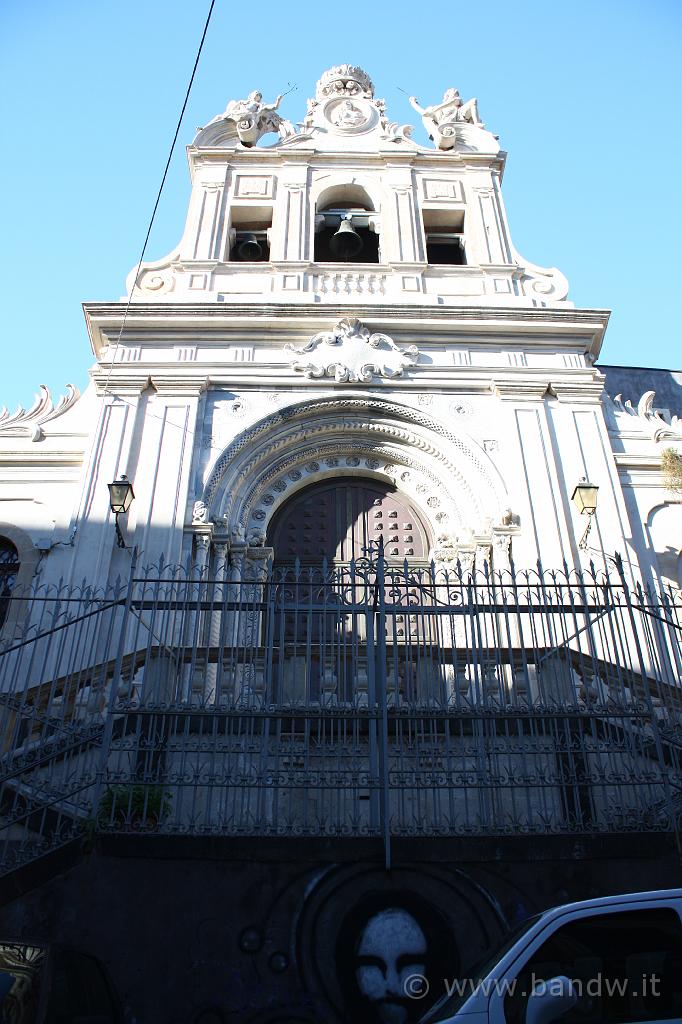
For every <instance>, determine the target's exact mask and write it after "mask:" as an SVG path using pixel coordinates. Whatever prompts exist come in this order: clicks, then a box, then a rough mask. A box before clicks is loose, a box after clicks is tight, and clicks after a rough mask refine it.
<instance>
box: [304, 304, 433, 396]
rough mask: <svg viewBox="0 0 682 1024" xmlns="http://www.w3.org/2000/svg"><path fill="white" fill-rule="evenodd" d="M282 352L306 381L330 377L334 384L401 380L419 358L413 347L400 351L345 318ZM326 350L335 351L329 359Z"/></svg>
mask: <svg viewBox="0 0 682 1024" xmlns="http://www.w3.org/2000/svg"><path fill="white" fill-rule="evenodd" d="M284 349H285V351H287V352H291V353H292V355H293V358H292V360H291V367H292V369H294V370H297V371H298V372H300V373H302V374H303V375H304V376H305V377H307V378H309V379H315V378H320V377H333V379H334V380H335V381H336V383H337V384H357V383H359V382H362V383H365V384H366V383H368V382H369V381H371V380H372V379H373V378H374V377H379V378H389V379H392V378H395V377H402V375H403V373H404V371H405V369H407V368H408V367H411V366H415V365H416V363H417V360H418V359H419V350H418V349H417V346H416V345H409V346H408V347H407V348H400V347H399V346H398V345H396V343H395V342H394V341H393V339H392V338H390V337H389V336H388V335H387V334H381V333H376V334H371V333H370V331H369V329H368V328H367V327H365V326H364V324H363V323H362V322H361V321H360V320H358V319H356V318H349V317H346V318H344V319H343V320H339V322H338V323H337V324H336V326H335V327H333V328H332V329H331V331H320V332H319V333H318V334H315V335H313V337H312V338H311V339H310V341H309V342H308V343H307V344H306V345H303V346H301V347H300V348H297V347H296V346H295V345H285V346H284ZM328 349H334V350H336V351H334V354H333V356H332V354H331V353H329V352H328V351H327V350H328ZM311 353H313V354H312V355H311ZM302 357H306V358H302Z"/></svg>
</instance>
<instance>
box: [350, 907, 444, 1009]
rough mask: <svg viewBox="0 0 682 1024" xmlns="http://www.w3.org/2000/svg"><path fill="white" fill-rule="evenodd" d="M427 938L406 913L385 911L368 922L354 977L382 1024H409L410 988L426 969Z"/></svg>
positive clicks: (358, 953)
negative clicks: (413, 979) (416, 976)
mask: <svg viewBox="0 0 682 1024" xmlns="http://www.w3.org/2000/svg"><path fill="white" fill-rule="evenodd" d="M426 959H427V943H426V936H425V935H424V932H423V931H422V929H421V928H420V926H419V924H418V923H417V921H415V919H414V918H413V917H412V915H411V914H409V913H408V912H407V911H406V910H401V909H400V908H390V909H387V910H383V911H381V912H380V913H378V914H375V916H374V917H372V918H370V920H369V921H368V922H367V925H366V927H365V930H364V932H363V933H362V935H361V936H360V943H359V945H358V950H357V954H356V964H357V966H356V968H355V978H356V981H357V985H358V988H359V989H360V992H361V993H362V995H363V996H364V997H365V999H367V1000H368V1001H369V1002H370V1003H371V1004H372V1006H373V1008H374V1011H375V1013H376V1015H377V1017H378V1018H379V1020H380V1021H382V1022H383V1024H406V1021H407V1020H408V1018H409V1016H410V999H409V997H408V995H407V986H408V985H409V981H410V978H411V977H413V976H414V975H421V976H423V975H424V972H425V970H426Z"/></svg>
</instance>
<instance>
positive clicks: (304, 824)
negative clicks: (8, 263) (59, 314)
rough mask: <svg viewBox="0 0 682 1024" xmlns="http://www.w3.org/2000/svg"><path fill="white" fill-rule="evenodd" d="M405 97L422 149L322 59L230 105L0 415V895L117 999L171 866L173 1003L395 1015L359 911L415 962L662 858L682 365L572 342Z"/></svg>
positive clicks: (665, 855)
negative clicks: (298, 118) (168, 208)
mask: <svg viewBox="0 0 682 1024" xmlns="http://www.w3.org/2000/svg"><path fill="white" fill-rule="evenodd" d="M410 103H411V105H412V107H413V108H414V110H415V111H416V112H417V113H418V114H419V116H420V117H421V118H422V121H423V124H424V127H425V129H426V132H427V134H428V136H429V139H430V143H429V144H428V145H421V144H418V143H417V142H415V141H414V140H413V139H412V137H411V136H412V128H411V126H410V125H409V124H402V123H400V122H394V121H391V120H390V119H389V115H388V114H387V112H386V110H385V106H384V104H383V102H382V101H381V100H379V99H377V98H376V96H375V92H374V86H373V84H372V82H371V80H370V78H369V76H368V75H367V74H366V73H365V72H364V71H363V70H362V69H360V68H356V67H353V66H350V65H341V66H339V67H335V68H332V69H330V70H329V71H327V72H325V74H323V75H322V77H321V78H320V80H319V82H318V83H317V86H316V90H315V96H314V98H312V99H311V100H309V101H308V105H307V110H306V112H305V117H304V119H303V120H302V122H300V123H298V124H295V125H294V124H292V123H291V122H289V121H287V120H285V119H284V118H283V117H282V116H281V115H280V114H279V113H278V110H279V108H280V104H281V97H278V98H277V99H276V100H275V101H274V102H272V103H270V104H268V103H266V102H264V101H263V97H262V96H261V94H260V93H257V92H254V93H251V94H250V95H249V96H248V97H247V99H246V100H243V101H232V102H230V104H228V106H227V108H226V110H225V112H224V113H223V114H220V115H218V116H217V117H216V118H214V119H213V120H212V121H211V122H210V123H209V124H208V125H206V126H205V127H204V128H202V129H200V130H199V131H198V133H197V135H196V137H195V139H194V141H193V143H192V144H191V145H190V146H189V148H188V160H189V167H190V173H191V177H192V194H191V199H190V203H189V209H188V213H187V219H186V224H185V229H184V233H183V235H182V238H181V240H180V242H179V244H178V246H177V248H176V249H174V250H173V252H172V253H170V254H169V255H168V256H167V257H166V258H164V259H161V260H158V261H156V262H154V263H144V264H142V265H141V267H140V268H137V269H136V270H135V271H133V273H132V274H131V275H130V277H129V279H128V282H127V295H126V296H125V297H124V298H123V299H122V300H121V301H119V302H110V303H87V304H86V305H85V307H84V310H85V317H86V323H87V329H88V332H89V336H90V341H91V344H92V349H93V352H94V356H95V364H94V366H93V369H92V371H91V384H90V386H89V387H88V389H87V391H86V392H85V393H84V394H83V395H82V396H80V395H78V393H77V392H76V391H75V390H74V389H70V390H69V391H68V393H67V395H66V396H64V398H62V399H60V401H59V402H58V403H57V404H56V405H55V404H53V402H52V400H51V398H50V396H49V394H47V393H46V392H44V391H43V392H42V393H41V396H40V398H39V399H37V401H36V404H35V406H34V407H33V408H32V409H30V410H27V411H24V410H21V409H20V410H18V411H17V412H16V413H14V414H12V415H10V414H7V413H5V414H3V415H2V416H1V417H0V462H1V463H2V478H3V485H2V492H3V493H2V495H1V497H0V558H1V559H2V561H1V563H0V570H1V572H2V574H3V575H1V576H0V587H2V590H1V591H0V602H1V603H0V618H1V619H2V633H1V634H0V635H1V638H2V644H1V646H0V699H2V702H3V708H2V710H3V715H4V723H5V724H4V730H5V735H6V741H5V745H4V748H3V758H4V761H3V764H4V775H3V779H4V781H3V789H2V796H1V797H0V812H1V813H2V816H3V817H2V821H1V822H0V827H1V829H2V833H3V835H2V837H1V838H2V843H3V857H4V864H5V872H6V875H5V877H6V879H9V880H10V881H9V882H8V883H7V884H8V885H9V886H10V888H9V889H8V890H7V891H8V892H11V891H12V890H11V885H12V884H13V883H12V882H11V880H12V879H21V878H31V879H33V881H32V882H31V883H30V886H29V884H28V883H21V882H19V883H17V884H18V885H20V886H22V887H24V888H26V887H30V889H31V892H30V894H29V895H27V896H25V897H24V898H23V899H22V900H20V901H16V900H15V901H14V902H12V901H9V902H8V903H7V905H6V907H5V909H4V910H3V911H2V914H1V915H0V916H1V917H2V919H3V921H4V923H5V926H6V927H7V928H10V927H12V928H14V931H15V932H16V931H29V930H31V929H33V932H32V934H36V935H38V937H41V936H44V937H47V938H57V937H58V938H60V939H64V937H66V938H68V939H69V940H70V941H72V940H74V934H75V931H74V930H75V929H76V924H75V919H74V920H71V919H70V918H69V916H68V914H67V915H66V916H65V915H64V908H65V907H66V906H67V905H75V906H77V907H80V913H81V917H80V919H79V925H78V927H79V928H80V929H81V932H80V934H81V935H86V937H87V940H88V942H90V943H91V944H92V945H93V948H94V947H96V951H97V952H98V954H99V955H101V956H102V957H103V958H104V959H105V960H107V961H108V962H110V963H111V965H112V970H113V972H114V974H116V975H117V976H118V978H119V979H121V982H120V983H121V984H122V985H124V986H125V987H126V991H128V992H130V993H131V1000H132V1002H133V1003H134V1004H135V1005H143V1006H147V1005H148V1004H147V1003H145V1000H148V996H147V995H146V994H145V991H144V983H143V979H142V978H141V976H140V974H139V966H138V967H137V968H136V970H133V969H132V968H131V967H130V966H129V965H128V967H126V964H125V962H124V961H125V958H123V957H122V956H121V955H120V954H119V953H117V952H116V941H115V940H120V939H121V936H123V935H125V934H126V928H127V927H128V924H129V921H130V919H131V917H133V916H134V914H135V908H136V907H139V906H144V907H146V908H147V909H146V911H145V913H147V914H148V920H149V922H153V919H154V915H153V913H152V905H153V901H155V900H158V899H162V898H163V896H162V894H163V892H165V891H172V892H173V894H174V895H173V899H172V906H173V908H174V912H175V913H176V914H177V920H176V922H175V924H176V926H177V921H178V920H183V921H192V922H193V923H192V928H193V929H195V930H196V934H195V933H194V932H193V938H192V939H191V940H189V939H188V940H187V944H186V947H185V945H182V948H181V949H180V948H176V949H174V951H173V953H172V955H171V954H169V956H170V960H169V962H170V963H171V964H172V971H171V973H172V974H173V979H174V980H171V982H170V983H169V984H168V990H167V991H168V994H167V996H164V999H165V1000H166V1002H165V1003H164V1006H165V1007H166V1003H167V1007H166V1009H165V1011H164V1012H166V1013H167V1014H168V1017H167V1019H168V1020H176V1019H177V1020H180V1019H182V1020H187V1019H193V1020H194V1019H196V1020H197V1021H199V1020H204V1021H209V1020H223V1019H227V1016H225V1015H226V1014H230V1015H232V1019H238V1020H240V1021H241V1020H245V1021H246V1020H252V1019H253V1020H256V1019H258V1020H260V1019H263V1020H265V1019H266V1018H267V1019H270V1020H273V1021H274V1020H276V1019H277V1020H279V1019H280V1018H283V1016H287V1017H291V1018H292V1019H296V1020H308V1019H310V1020H312V1019H313V1017H315V1018H318V1017H319V1015H320V1013H322V1014H323V1016H325V1017H326V1018H328V1019H334V1020H341V1019H344V1018H345V1017H346V1016H349V1015H350V1014H351V1011H352V1012H353V1013H354V1014H355V1015H357V1013H360V1014H361V1015H363V1014H364V1015H365V1016H368V1017H372V1015H374V1017H376V1019H378V1020H383V1019H387V1018H385V1017H384V1016H382V1014H383V1010H382V1008H381V1005H379V1004H378V1003H376V1001H373V998H372V996H371V993H369V992H365V991H364V989H363V987H362V985H361V984H360V983H359V982H358V980H357V971H356V965H355V962H354V960H353V957H356V958H357V956H358V955H359V953H358V950H359V949H360V948H361V947H362V946H363V943H364V944H365V945H367V946H368V948H369V946H372V944H373V943H377V942H380V939H379V938H377V936H378V935H379V934H380V932H381V929H380V928H377V926H376V921H377V919H379V918H380V916H381V914H384V913H387V914H394V915H395V914H398V915H399V917H398V918H395V920H400V922H402V923H401V928H403V930H404V931H405V934H406V935H407V934H409V933H410V928H411V929H412V931H413V932H414V934H417V932H418V933H419V934H420V935H421V939H419V937H418V936H417V941H422V940H423V942H424V943H425V944H426V947H425V948H426V949H427V952H425V953H424V956H425V957H426V960H427V961H428V970H426V969H425V973H426V975H427V976H428V977H431V975H433V977H445V976H447V974H448V970H447V969H446V968H447V964H445V963H442V962H441V960H440V959H439V957H440V955H441V954H440V952H439V951H440V950H441V949H443V948H448V949H451V950H453V954H452V957H453V959H452V960H451V961H450V963H451V964H454V963H455V962H456V967H453V970H455V973H456V972H457V971H460V970H462V971H464V970H465V968H466V966H467V963H468V962H469V960H473V959H474V957H475V955H476V954H480V953H482V952H483V951H484V950H485V948H486V947H487V946H488V945H490V943H491V942H492V941H494V939H495V938H496V937H497V936H499V935H501V934H503V932H504V931H505V929H506V928H508V927H509V926H511V925H512V924H513V923H514V922H515V921H517V920H520V919H522V918H523V916H525V915H526V914H528V913H530V912H532V911H533V910H535V909H537V908H538V907H539V906H542V905H547V904H548V903H552V902H556V901H557V900H558V899H560V898H561V896H562V895H571V896H575V897H579V896H583V895H589V894H591V893H592V892H593V891H594V890H595V888H596V890H597V891H605V890H606V889H607V888H611V889H621V890H623V889H627V888H636V887H637V886H645V885H651V886H653V885H655V884H657V881H658V880H661V879H662V878H665V879H668V880H671V881H672V880H674V879H675V878H676V877H677V875H676V871H677V867H676V856H675V852H674V850H675V848H674V839H675V836H676V834H677V829H678V814H679V808H678V800H677V795H678V793H679V787H680V782H681V780H682V774H680V770H679V761H680V753H681V751H682V746H681V745H680V743H681V741H680V736H681V735H682V734H681V733H680V725H679V722H680V717H679V716H680V714H681V713H682V702H681V701H680V698H679V695H678V694H679V682H680V666H681V664H682V649H681V645H680V640H679V630H680V622H681V621H682V606H681V604H680V585H681V583H682V575H681V574H682V555H681V551H680V543H681V541H680V537H681V536H682V504H680V489H679V488H680V483H679V475H680V465H681V464H682V457H681V454H680V453H681V452H682V420H681V419H680V417H681V416H682V375H680V374H675V373H672V372H670V373H668V372H667V371H650V372H645V371H643V370H631V371H630V370H626V369H625V368H619V367H601V368H600V367H599V365H598V362H597V361H598V358H599V353H600V349H601V345H602V341H603V337H604V332H605V330H606V327H607V323H608V312H606V311H604V310H595V309H579V308H576V307H575V306H574V304H573V303H572V302H571V301H570V300H569V298H568V283H567V281H566V279H565V277H564V276H563V274H562V273H561V272H560V271H559V270H557V269H555V268H542V267H538V266H535V265H533V264H531V263H529V262H528V261H527V260H525V259H524V258H523V257H521V256H520V255H519V254H518V252H517V251H516V250H515V248H514V246H513V243H512V239H511V237H510V233H509V228H508V224H507V217H506V212H505V207H504V202H503V197H502V178H503V173H504V166H505V159H506V154H505V153H504V152H503V151H502V149H501V148H500V144H499V142H498V139H497V137H496V136H495V135H493V134H492V133H491V132H490V131H489V130H487V129H486V127H485V125H484V124H483V122H482V121H481V118H480V115H479V111H478V107H477V104H476V101H475V100H469V101H466V102H464V101H463V100H462V98H461V97H460V95H459V93H458V92H457V90H454V89H449V90H448V91H447V92H446V94H445V96H444V97H443V101H442V102H441V103H435V104H433V105H430V106H422V105H421V104H420V103H419V101H418V100H417V99H416V98H415V97H412V98H411V99H410ZM126 480H127V481H129V482H130V484H131V485H132V495H131V497H132V501H131V503H130V505H129V507H128V508H127V509H126V510H125V511H119V512H114V511H112V508H111V505H110V493H109V488H108V485H109V484H111V483H113V482H118V483H119V485H120V484H121V482H123V483H125V481H126ZM583 485H584V487H586V488H588V485H591V487H589V493H588V490H581V488H582V487H583ZM594 488H597V491H596V492H595V490H594ZM595 493H596V495H597V497H596V501H595V498H594V495H595ZM581 498H582V499H583V505H582V510H581V505H580V500H581ZM595 509H596V510H595ZM84 836H86V838H87V840H88V842H87V844H86V846H87V851H86V852H85V853H84V852H83V837H84ZM623 837H625V838H623ZM60 856H61V857H62V858H63V857H67V856H68V857H71V858H72V859H71V861H69V864H70V870H69V874H68V875H67V876H65V878H64V879H62V880H61V881H55V880H54V879H53V878H52V876H51V874H50V868H49V864H50V863H55V862H56V861H55V858H56V857H60ZM60 863H61V862H60ZM562 865H563V866H562ZM41 872H42V873H41ZM559 875H561V876H562V877H561V880H558V878H559ZM107 879H109V882H110V883H111V884H113V882H112V880H113V879H117V880H118V883H121V884H122V885H123V889H124V891H125V896H124V897H123V898H120V896H117V897H116V898H114V897H113V896H112V890H111V886H110V885H109V886H108V885H107V883H106V880H107ZM183 879H185V880H186V881H188V883H189V884H188V885H187V886H185V885H184V884H183ZM633 880H634V882H635V883H636V884H634V885H633V884H632V881H633ZM84 883H87V884H88V885H89V886H91V887H92V891H93V893H94V894H95V895H94V897H93V902H92V904H91V906H90V907H89V908H86V907H85V905H84V903H83V901H82V899H80V898H79V897H78V896H77V892H78V891H79V887H81V886H82V885H83V884H84ZM79 899H80V902H79ZM48 904H49V906H50V907H51V908H52V909H51V910H50V912H49V913H47V912H46V911H45V907H46V906H47V905H48ZM115 904H116V905H115ZM170 912H171V911H170V905H169V907H168V909H167V910H166V911H164V913H166V914H168V913H170ZM41 915H42V916H41ZM400 915H402V917H400ZM103 919H106V920H108V921H109V922H113V923H112V924H111V928H110V929H109V931H108V932H107V930H106V929H104V928H103V927H102V926H101V922H102V920H103ZM41 921H42V923H40V922H41ZM83 922H85V923H83ZM372 922H375V926H374V928H373V927H372ZM166 926H168V920H167V919H166ZM149 928H150V929H151V930H150V932H149V934H147V940H148V941H149V942H150V943H151V945H152V947H153V948H154V949H157V950H160V949H161V946H162V945H163V941H162V931H163V927H162V925H161V924H160V923H159V920H158V919H157V920H156V922H155V923H150V924H149ZM36 929H37V931H36ZM415 929H416V931H415ZM105 933H106V934H105ZM375 933H376V934H375ZM464 936H467V937H468V938H467V941H466V942H465V941H463V939H464ZM413 937H414V936H413ZM132 941H133V944H134V943H135V941H137V940H135V939H133V940H132ZM184 941H185V940H184V939H183V942H184ZM406 941H407V940H406ZM427 953H428V955H427ZM154 955H155V956H157V954H154ZM368 955H369V954H368ZM372 955H374V953H372ZM157 959H158V961H159V965H160V964H161V960H162V957H161V953H160V952H159V953H158V956H157ZM188 964H191V965H193V966H192V968H191V970H190V968H189V967H188V966H187V965H188ZM136 971H137V973H136ZM443 971H444V972H445V973H443ZM225 972H227V973H225ZM250 972H251V973H250ZM251 974H253V977H251ZM226 976H229V978H230V979H231V980H230V985H229V986H227V987H228V988H229V991H227V988H226V984H225V977H226ZM256 977H259V978H261V979H266V980H265V981H262V982H261V983H259V984H256V982H255V981H254V978H256ZM190 978H191V980H189V979H190ZM221 978H222V981H221V980H220V979H221ZM349 993H350V994H349ZM136 1001H137V1002H136ZM425 1005H426V1004H421V1003H419V1001H414V1002H412V1003H411V1002H410V1001H409V1000H406V1001H405V1003H404V1005H402V1004H401V1006H402V1008H401V1017H400V1024H403V1021H407V1020H412V1019H416V1017H417V1015H418V1012H421V1010H423V1009H424V1008H425ZM147 1012H150V1011H149V1010H147ZM174 1012H175V1013H176V1014H180V1016H173V1013H174ZM209 1012H212V1013H214V1014H215V1016H214V1017H209V1016H205V1017H201V1013H209ZM192 1014H195V1017H192V1016H191V1015H192ZM235 1014H236V1015H237V1017H236V1018H235V1017H234V1015H235ZM374 1017H373V1019H374ZM141 1019H142V1020H146V1019H147V1017H144V1016H141ZM149 1019H157V1018H152V1017H149ZM159 1019H160V1018H159ZM164 1019H166V1018H164Z"/></svg>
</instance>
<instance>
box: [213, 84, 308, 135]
mask: <svg viewBox="0 0 682 1024" xmlns="http://www.w3.org/2000/svg"><path fill="white" fill-rule="evenodd" d="M283 98H284V94H280V95H279V96H278V97H277V99H276V100H275V102H274V103H263V94H262V93H261V92H258V91H257V90H256V91H255V92H250V93H249V95H248V96H247V97H246V99H245V100H230V102H229V103H228V104H227V107H226V108H225V113H224V114H223V115H222V117H223V118H225V119H226V120H229V121H234V123H235V124H236V126H237V134H238V135H239V140H240V142H241V143H242V145H243V146H253V145H255V143H256V142H258V140H259V139H260V138H261V136H263V135H266V134H267V133H268V132H278V133H279V135H280V137H281V138H283V139H284V138H286V137H287V136H288V135H294V134H295V132H296V129H295V128H294V126H293V124H292V123H291V121H285V120H284V118H283V117H280V116H279V114H278V113H277V108H278V106H279V105H280V103H281V102H282V100H283Z"/></svg>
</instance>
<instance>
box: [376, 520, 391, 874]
mask: <svg viewBox="0 0 682 1024" xmlns="http://www.w3.org/2000/svg"><path fill="white" fill-rule="evenodd" d="M375 606H376V608H377V613H378V614H377V616H376V624H377V625H376V633H377V635H376V644H375V647H374V651H375V658H374V664H375V680H376V686H377V690H378V693H379V710H380V712H381V727H380V730H379V772H380V776H381V798H380V802H379V807H380V814H381V828H382V833H383V837H384V867H385V868H386V870H387V871H390V870H391V826H390V820H389V816H390V809H391V805H390V794H389V785H388V705H387V702H386V682H387V680H386V561H385V559H384V540H383V537H380V538H379V557H378V559H377V576H376V590H375Z"/></svg>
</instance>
